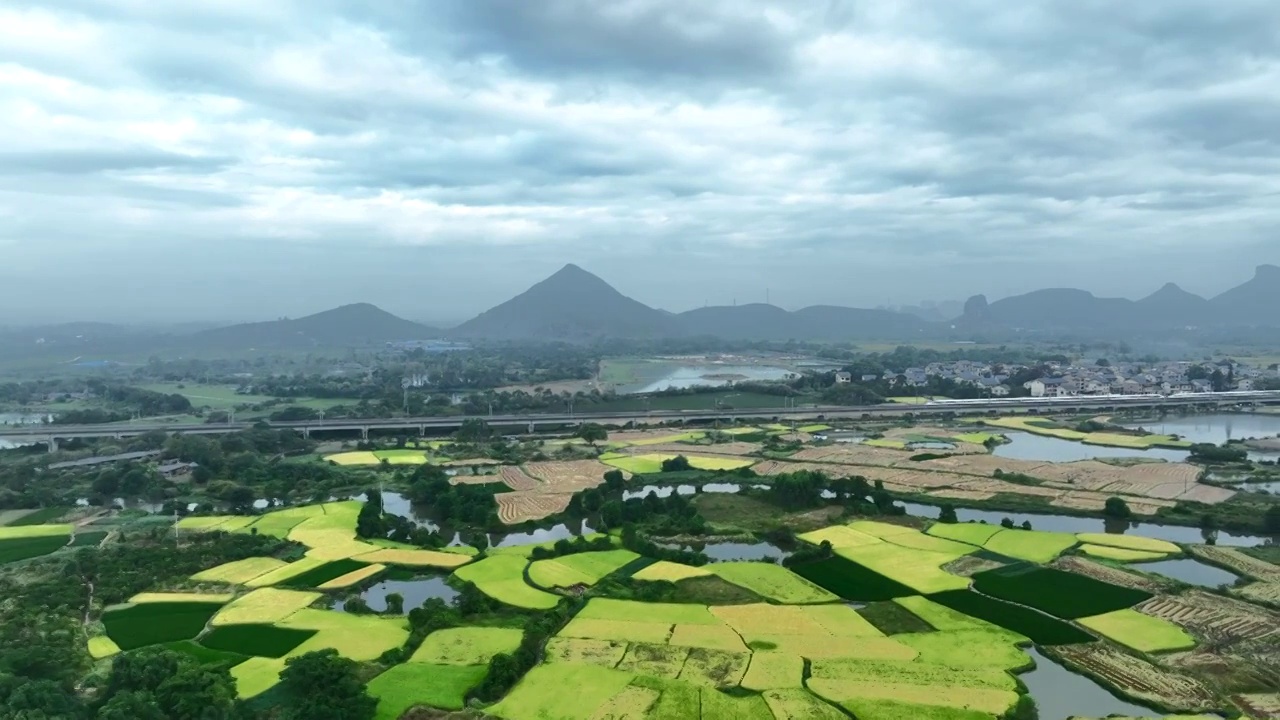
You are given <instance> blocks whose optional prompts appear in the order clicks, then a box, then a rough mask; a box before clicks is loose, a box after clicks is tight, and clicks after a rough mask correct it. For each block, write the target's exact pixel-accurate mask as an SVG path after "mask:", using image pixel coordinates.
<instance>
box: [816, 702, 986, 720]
mask: <svg viewBox="0 0 1280 720" xmlns="http://www.w3.org/2000/svg"><path fill="white" fill-rule="evenodd" d="M840 706H841V707H843V708H845V709H846V710H848V711H849V712H851V713H853V715H854V716H855V717H857V718H858V720H906V718H911V720H991V719H992V717H993V716H992V715H991V713H988V712H983V711H981V710H965V709H963V708H954V707H945V706H942V705H921V704H918V703H907V702H898V701H895V700H868V699H858V700H846V701H845V702H842V703H840ZM846 717H847V716H846Z"/></svg>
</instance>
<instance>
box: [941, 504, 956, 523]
mask: <svg viewBox="0 0 1280 720" xmlns="http://www.w3.org/2000/svg"><path fill="white" fill-rule="evenodd" d="M938 522H940V523H950V524H954V523H958V522H960V518H958V517H956V509H955V507H953V506H951V505H950V504H947V503H943V504H942V505H940V506H939V507H938Z"/></svg>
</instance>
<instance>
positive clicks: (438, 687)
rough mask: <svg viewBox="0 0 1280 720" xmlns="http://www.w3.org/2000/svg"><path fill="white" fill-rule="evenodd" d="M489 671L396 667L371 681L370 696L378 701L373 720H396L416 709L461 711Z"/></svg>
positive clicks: (483, 667)
mask: <svg viewBox="0 0 1280 720" xmlns="http://www.w3.org/2000/svg"><path fill="white" fill-rule="evenodd" d="M488 671H489V667H488V666H487V665H431V664H428V663H405V664H403V665H396V666H395V667H392V668H391V669H389V670H387V671H386V672H384V673H382V674H381V675H379V676H377V677H375V678H374V679H372V680H370V681H369V685H368V689H369V694H370V695H372V696H373V697H375V698H377V699H378V709H377V711H376V714H375V715H374V718H375V720H397V718H399V717H400V716H401V715H403V714H404V712H405V711H406V710H408V709H409V708H411V707H414V706H415V705H429V706H431V707H435V708H441V709H444V710H461V709H462V707H463V705H464V704H465V703H466V695H467V693H468V692H469V691H470V690H471V689H472V688H473V687H475V686H477V685H479V684H480V682H481V681H482V680H484V676H485V674H487V673H488Z"/></svg>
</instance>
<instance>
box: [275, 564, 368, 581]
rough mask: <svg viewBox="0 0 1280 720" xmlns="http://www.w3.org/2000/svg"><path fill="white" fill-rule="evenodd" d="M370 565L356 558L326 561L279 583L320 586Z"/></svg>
mask: <svg viewBox="0 0 1280 720" xmlns="http://www.w3.org/2000/svg"><path fill="white" fill-rule="evenodd" d="M368 566H369V564H368V563H362V562H358V561H356V560H334V561H333V562H328V563H325V564H324V565H321V566H320V567H318V568H315V569H312V570H308V571H307V572H304V573H302V574H300V575H295V576H293V577H291V578H289V579H288V580H285V581H284V582H281V583H279V586H280V587H290V588H315V587H320V586H321V585H323V584H325V583H327V582H329V581H330V580H333V579H335V578H340V577H342V576H343V575H346V574H347V573H349V572H354V571H356V570H359V569H361V568H365V567H368Z"/></svg>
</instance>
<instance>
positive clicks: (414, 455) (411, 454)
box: [373, 450, 427, 465]
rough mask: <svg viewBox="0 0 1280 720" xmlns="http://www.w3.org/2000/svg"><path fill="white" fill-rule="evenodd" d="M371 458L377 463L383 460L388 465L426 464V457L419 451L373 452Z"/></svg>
mask: <svg viewBox="0 0 1280 720" xmlns="http://www.w3.org/2000/svg"><path fill="white" fill-rule="evenodd" d="M373 456H374V457H375V458H377V459H378V462H379V463H381V462H382V461H384V460H385V461H386V462H387V464H388V465H426V464H427V455H426V453H424V452H423V451H421V450H374V451H373Z"/></svg>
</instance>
